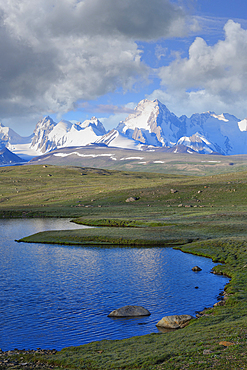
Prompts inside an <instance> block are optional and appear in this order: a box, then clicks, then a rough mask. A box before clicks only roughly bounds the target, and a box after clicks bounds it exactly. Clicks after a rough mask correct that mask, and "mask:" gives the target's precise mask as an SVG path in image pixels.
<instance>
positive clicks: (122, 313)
mask: <svg viewBox="0 0 247 370" xmlns="http://www.w3.org/2000/svg"><path fill="white" fill-rule="evenodd" d="M150 315H151V313H150V312H149V311H148V310H146V308H144V307H141V306H123V307H121V308H118V309H117V310H114V311H112V312H111V313H109V315H108V317H138V316H150Z"/></svg>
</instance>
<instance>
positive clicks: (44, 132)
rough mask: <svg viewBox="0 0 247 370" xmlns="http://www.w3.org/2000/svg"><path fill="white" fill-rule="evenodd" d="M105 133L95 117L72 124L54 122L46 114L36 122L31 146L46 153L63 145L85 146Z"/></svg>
mask: <svg viewBox="0 0 247 370" xmlns="http://www.w3.org/2000/svg"><path fill="white" fill-rule="evenodd" d="M105 133H106V130H105V128H104V126H103V125H102V123H101V122H100V121H99V120H98V119H97V118H96V117H92V118H91V120H86V121H84V122H82V123H81V122H78V123H74V124H73V123H71V122H69V121H64V120H62V121H60V122H59V123H55V122H54V121H53V120H52V119H51V118H50V117H49V116H48V117H45V118H44V119H42V120H41V121H39V122H38V123H37V125H36V128H35V130H34V137H33V140H32V143H31V148H33V149H35V150H36V151H39V152H41V153H46V152H47V151H49V150H52V149H57V148H61V147H64V146H85V145H88V144H90V143H94V142H95V141H96V140H97V139H98V138H99V137H101V136H102V135H104V134H105Z"/></svg>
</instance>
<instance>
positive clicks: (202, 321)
mask: <svg viewBox="0 0 247 370" xmlns="http://www.w3.org/2000/svg"><path fill="white" fill-rule="evenodd" d="M23 168H24V167H23ZM1 171H2V172H1ZM23 171H24V172H23V173H22V171H21V170H20V169H18V168H5V169H4V170H2V169H0V180H1V183H0V191H2V202H1V203H0V215H1V217H5V218H7V217H37V216H41V217H55V216H57V217H70V218H71V219H73V220H74V221H76V222H77V223H80V224H87V225H91V226H95V227H94V228H88V229H76V230H67V231H66V230H62V231H49V232H43V233H38V234H34V235H31V236H29V237H26V238H23V239H22V241H25V242H37V243H49V244H51V248H55V244H60V243H61V244H69V245H77V246H78V248H81V247H83V246H84V245H85V246H88V244H90V245H95V246H98V247H100V246H101V245H104V246H109V247H114V246H122V247H126V246H127V247H139V246H142V247H143V246H145V247H149V248H150V247H153V246H154V247H157V246H159V247H165V246H168V245H169V246H173V247H175V248H178V249H181V250H182V251H184V252H186V253H193V254H197V255H201V256H205V257H208V258H211V259H212V260H213V261H214V262H217V263H218V265H217V266H216V267H215V268H214V272H216V273H218V274H224V275H227V276H229V277H230V278H231V281H230V283H229V284H227V286H226V287H225V292H224V297H225V299H224V301H223V302H224V305H222V306H216V307H211V308H208V309H206V310H204V311H203V313H202V314H200V318H197V319H194V320H192V321H191V322H190V324H189V325H188V326H187V327H185V328H183V329H180V330H177V331H173V332H170V333H166V334H150V335H145V336H141V337H133V338H129V339H124V340H115V341H114V340H112V341H110V340H109V341H108V340H103V341H99V342H93V343H90V344H86V345H83V346H80V347H70V348H64V349H63V350H61V351H59V352H57V353H54V354H45V353H42V351H37V353H27V354H23V353H21V354H19V355H18V354H15V355H14V357H15V359H16V360H15V361H16V362H17V363H21V362H22V363H23V362H25V363H26V362H27V363H29V364H33V365H32V366H37V367H36V368H39V366H40V368H47V369H49V368H51V367H52V366H53V368H57V369H87V370H89V369H90V370H98V369H99V370H100V369H144V370H149V369H150V370H151V369H155V370H156V369H157V370H158V369H194V370H197V369H223V370H229V369H246V368H247V358H246V352H247V342H246V341H247V228H246V216H247V209H246V202H247V187H246V184H247V173H246V172H239V173H231V174H230V175H216V176H209V177H195V176H194V177H190V176H174V175H160V174H152V173H150V174H144V173H142V174H141V173H138V174H137V173H133V172H130V173H128V172H120V171H105V170H101V171H102V172H100V171H99V170H96V169H85V168H84V169H82V168H61V167H60V168H56V167H55V166H47V167H42V166H25V168H24V169H23ZM97 171H99V172H97ZM39 173H41V175H40V176H41V179H42V181H41V182H40V184H38V181H36V180H35V179H36V178H37V176H38V174H39ZM27 174H28V175H27ZM48 175H51V176H48ZM26 176H28V179H31V180H32V181H31V182H30V183H29V182H27V181H26ZM124 180H126V181H124ZM7 184H8V185H7ZM13 184H14V185H13ZM17 184H18V189H22V190H19V192H18V193H16V192H15V191H14V189H15V188H14V187H16V188H17V186H16V185H17ZM72 189H73V190H72ZM29 192H30V194H31V195H30V194H29ZM35 197H36V198H35ZM129 197H135V198H136V199H138V200H136V201H133V202H126V199H128V198H129ZM27 199H28V203H27V204H29V206H28V205H27V204H26V203H25V202H27ZM45 199H47V200H46V202H45ZM178 273H179V272H178ZM208 289H210V287H208ZM194 304H195V310H196V308H197V302H194ZM164 313H165V308H164ZM185 314H186V312H185ZM164 315H165V314H164ZM40 364H43V365H42V366H43V367H41V365H40ZM16 366H17V365H16ZM30 366H31V365H30ZM16 368H18V367H16ZM19 368H21V367H19ZM0 369H1V367H0Z"/></svg>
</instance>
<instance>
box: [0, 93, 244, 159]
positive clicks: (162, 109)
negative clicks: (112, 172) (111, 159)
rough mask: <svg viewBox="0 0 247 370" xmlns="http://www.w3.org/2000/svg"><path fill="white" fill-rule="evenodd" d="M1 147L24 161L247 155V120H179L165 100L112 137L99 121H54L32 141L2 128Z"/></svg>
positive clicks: (144, 104)
mask: <svg viewBox="0 0 247 370" xmlns="http://www.w3.org/2000/svg"><path fill="white" fill-rule="evenodd" d="M0 143H3V144H4V145H5V146H6V148H8V149H9V150H11V151H13V152H14V153H16V154H18V155H19V156H20V157H22V158H27V156H28V155H29V157H33V156H36V155H40V154H44V153H46V152H48V151H50V150H54V149H59V148H63V147H80V146H86V145H90V144H97V145H98V146H108V147H117V148H124V149H135V150H150V149H152V150H162V151H169V152H173V153H179V152H184V153H185V152H186V153H191V154H192V153H194V152H197V153H200V154H213V153H219V154H224V155H233V154H247V118H246V119H244V120H240V119H238V118H236V117H235V116H232V115H230V114H228V113H224V114H220V115H217V114H215V113H214V112H206V113H201V114H199V113H196V114H193V115H192V116H191V117H190V118H188V117H187V116H185V115H184V116H181V117H177V116H176V115H175V114H174V113H172V112H170V111H169V109H168V108H167V107H166V106H165V105H164V104H162V103H161V102H160V101H158V100H154V101H150V100H147V99H145V100H142V101H140V102H139V104H138V105H137V107H136V108H135V111H134V112H133V113H131V114H130V115H129V116H128V117H127V118H126V119H125V121H123V122H120V123H119V124H118V126H117V128H116V129H113V130H111V131H109V132H106V130H105V128H104V126H103V124H102V123H101V122H100V121H99V120H98V119H97V118H96V117H92V118H91V119H90V120H86V121H84V122H82V123H81V122H77V123H71V122H69V121H64V120H62V121H60V122H58V123H56V122H54V121H53V120H52V118H50V117H49V116H48V117H45V118H44V119H42V120H40V121H39V122H38V123H37V125H36V127H35V130H34V133H33V135H32V136H30V137H28V138H22V137H21V136H20V135H18V134H16V133H15V132H14V131H13V130H11V129H10V128H8V127H4V126H3V125H1V124H0ZM186 148H187V149H186ZM25 155H26V157H25Z"/></svg>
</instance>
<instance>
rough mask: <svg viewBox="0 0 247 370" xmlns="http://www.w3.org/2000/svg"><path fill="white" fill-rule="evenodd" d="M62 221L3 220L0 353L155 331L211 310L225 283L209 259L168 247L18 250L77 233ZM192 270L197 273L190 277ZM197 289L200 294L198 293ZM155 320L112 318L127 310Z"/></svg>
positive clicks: (1, 224)
mask: <svg viewBox="0 0 247 370" xmlns="http://www.w3.org/2000/svg"><path fill="white" fill-rule="evenodd" d="M78 227H81V226H77V225H75V224H72V223H69V222H68V221H67V220H59V219H58V220H40V219H37V220H34V219H32V220H1V221H0V233H1V245H0V322H1V326H0V348H1V349H2V350H9V349H14V348H19V349H23V348H25V349H35V348H37V347H41V348H56V349H57V350H60V349H61V348H63V347H67V346H77V345H81V344H85V343H88V342H91V341H95V340H101V339H123V338H128V337H131V336H134V335H144V334H148V333H152V332H158V330H157V328H156V326H155V324H156V323H157V322H158V321H159V320H160V319H161V318H162V317H163V316H165V315H173V314H191V315H195V311H197V310H202V309H203V308H204V307H206V306H212V304H213V303H215V302H216V301H217V296H218V294H219V292H220V291H222V290H223V287H224V285H225V284H226V283H227V282H228V279H226V278H224V277H221V276H215V275H213V274H211V273H210V271H211V269H212V267H213V266H214V264H213V263H212V261H211V260H209V259H206V258H203V257H197V256H193V255H190V254H185V253H182V252H180V251H176V250H173V249H172V248H97V247H73V246H71V247H68V246H66V247H63V246H56V245H43V244H26V243H16V242H14V240H15V239H19V238H21V237H23V236H27V235H30V234H33V233H35V232H38V231H42V230H48V229H51V230H55V229H68V228H78ZM195 265H199V266H200V267H202V271H201V272H199V273H195V272H193V271H191V268H192V267H193V266H195ZM196 286H198V287H199V289H195V287H196ZM127 304H130V305H141V306H144V307H145V308H147V309H148V310H149V311H150V312H151V313H152V315H151V316H149V317H145V318H136V319H112V318H108V317H107V315H108V314H109V313H110V312H111V311H112V310H113V309H116V308H119V307H121V306H124V305H127Z"/></svg>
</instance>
